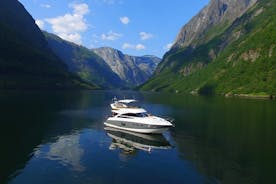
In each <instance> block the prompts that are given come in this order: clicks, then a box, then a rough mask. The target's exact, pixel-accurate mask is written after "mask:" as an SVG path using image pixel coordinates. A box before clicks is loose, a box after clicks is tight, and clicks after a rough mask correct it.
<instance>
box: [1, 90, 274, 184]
mask: <svg viewBox="0 0 276 184" xmlns="http://www.w3.org/2000/svg"><path fill="white" fill-rule="evenodd" d="M114 96H117V97H121V98H123V97H134V98H137V99H139V100H141V105H142V106H143V107H145V108H146V109H147V110H148V111H150V112H152V113H153V114H156V115H159V116H169V117H173V118H174V119H175V124H176V127H175V128H173V129H171V130H170V131H168V132H166V133H164V134H163V135H159V136H153V135H141V134H128V133H125V132H117V131H113V130H105V129H104V126H103V122H104V121H105V119H106V118H107V116H108V115H109V113H110V108H109V103H110V101H111V99H112V97H114ZM275 131H276V102H275V101H271V100H248V99H234V98H231V99H226V98H220V97H216V98H215V97H197V96H189V95H188V96H185V95H178V94H162V93H138V92H127V91H123V92H122V91H118V92H111V91H95V92H91V91H81V92H72V91H71V92H65V91H60V92H46V91H36V92H12V91H6V92H0V143H1V144H0V146H1V151H0V161H1V162H0V183H10V184H22V183H23V184H25V183H26V184H44V183H47V184H48V183H49V184H71V183H81V184H82V183H87V184H88V183H131V184H134V183H171V184H174V183H276V179H275V178H276V175H275V173H276V159H275V157H276V132H275Z"/></svg>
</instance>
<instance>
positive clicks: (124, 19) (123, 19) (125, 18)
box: [120, 17, 130, 24]
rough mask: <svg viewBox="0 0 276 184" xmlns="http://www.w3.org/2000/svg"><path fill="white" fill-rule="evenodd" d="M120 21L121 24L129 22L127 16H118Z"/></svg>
mask: <svg viewBox="0 0 276 184" xmlns="http://www.w3.org/2000/svg"><path fill="white" fill-rule="evenodd" d="M120 21H121V23H122V24H128V23H129V22H130V20H129V18H128V17H120Z"/></svg>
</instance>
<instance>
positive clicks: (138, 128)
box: [104, 99, 173, 133]
mask: <svg viewBox="0 0 276 184" xmlns="http://www.w3.org/2000/svg"><path fill="white" fill-rule="evenodd" d="M134 102H136V100H134V99H124V100H117V99H114V102H113V103H112V104H110V106H111V108H112V109H111V110H112V116H111V117H109V118H108V119H107V120H106V122H105V123H104V124H105V125H106V126H108V127H112V128H118V129H121V130H127V131H132V132H138V133H163V132H164V131H166V130H168V129H169V128H170V127H172V126H173V124H172V122H171V121H169V120H166V119H163V118H160V117H157V116H153V115H151V114H148V113H147V111H146V110H145V109H143V108H141V107H137V106H133V105H132V104H133V103H134Z"/></svg>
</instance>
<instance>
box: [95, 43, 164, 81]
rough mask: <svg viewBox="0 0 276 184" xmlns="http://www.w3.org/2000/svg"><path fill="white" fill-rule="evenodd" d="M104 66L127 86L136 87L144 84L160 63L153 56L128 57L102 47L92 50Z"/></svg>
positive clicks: (158, 59)
mask: <svg viewBox="0 0 276 184" xmlns="http://www.w3.org/2000/svg"><path fill="white" fill-rule="evenodd" d="M93 51H94V52H95V53H96V54H97V55H99V56H100V57H101V58H103V60H104V61H105V62H106V64H108V65H109V67H110V68H111V69H112V71H113V72H115V73H116V74H117V75H118V76H119V77H120V78H121V80H123V81H125V82H126V83H127V84H128V85H129V86H137V85H140V84H142V83H144V82H145V81H146V80H147V79H148V78H149V77H150V76H151V75H152V74H153V71H154V70H155V68H156V66H157V64H158V63H159V62H160V61H161V59H160V58H158V57H155V56H140V57H139V56H129V55H125V54H123V53H122V52H121V51H119V50H116V49H113V48H109V47H102V48H97V49H93Z"/></svg>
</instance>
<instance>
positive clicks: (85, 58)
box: [44, 32, 125, 88]
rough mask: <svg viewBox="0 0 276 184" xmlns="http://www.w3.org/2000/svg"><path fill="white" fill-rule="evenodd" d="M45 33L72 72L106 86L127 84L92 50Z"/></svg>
mask: <svg viewBox="0 0 276 184" xmlns="http://www.w3.org/2000/svg"><path fill="white" fill-rule="evenodd" d="M44 35H45V37H46V39H47V42H48V43H49V45H50V47H51V49H52V50H53V51H54V52H55V54H56V55H57V56H58V57H59V58H60V59H61V60H63V61H64V63H66V65H67V66H68V67H69V69H70V71H71V72H73V73H76V74H77V75H78V76H79V77H81V78H82V79H83V80H85V81H88V82H92V83H94V84H97V85H98V86H101V87H104V88H114V87H116V88H120V87H124V86H125V83H124V81H122V80H121V79H120V78H119V76H118V75H117V74H115V73H114V72H113V71H112V70H111V69H110V67H109V66H108V65H107V64H106V63H105V61H104V60H103V59H102V58H101V57H99V56H98V55H96V54H95V53H94V52H93V51H92V50H89V49H87V48H85V47H82V46H79V45H76V44H74V43H72V42H68V41H65V40H63V39H61V38H60V37H58V36H56V35H54V34H51V33H47V32H44Z"/></svg>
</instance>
